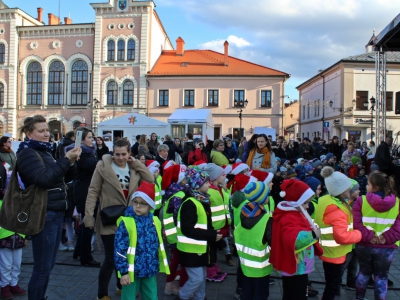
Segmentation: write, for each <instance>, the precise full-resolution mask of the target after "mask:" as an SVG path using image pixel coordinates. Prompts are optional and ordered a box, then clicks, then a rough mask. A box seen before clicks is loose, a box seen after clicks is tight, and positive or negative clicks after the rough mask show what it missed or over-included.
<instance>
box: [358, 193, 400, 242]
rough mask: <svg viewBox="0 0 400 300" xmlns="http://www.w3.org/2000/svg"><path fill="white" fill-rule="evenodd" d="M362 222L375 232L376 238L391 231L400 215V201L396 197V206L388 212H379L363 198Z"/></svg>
mask: <svg viewBox="0 0 400 300" xmlns="http://www.w3.org/2000/svg"><path fill="white" fill-rule="evenodd" d="M361 213H362V222H363V224H364V226H365V227H367V228H368V229H369V230H373V231H374V232H375V236H380V235H381V234H382V233H384V232H385V231H387V230H389V229H390V228H391V227H392V226H393V224H394V222H396V219H397V216H398V215H399V199H398V198H397V197H396V204H395V205H394V206H393V207H392V208H391V209H390V210H388V211H385V212H377V211H376V210H374V209H373V208H372V206H371V205H370V204H369V203H368V201H367V198H366V197H365V196H362V209H361Z"/></svg>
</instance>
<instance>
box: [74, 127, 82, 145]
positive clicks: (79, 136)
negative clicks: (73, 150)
mask: <svg viewBox="0 0 400 300" xmlns="http://www.w3.org/2000/svg"><path fill="white" fill-rule="evenodd" d="M82 134H83V131H80V130H79V131H77V132H76V136H75V147H80V146H81V143H82Z"/></svg>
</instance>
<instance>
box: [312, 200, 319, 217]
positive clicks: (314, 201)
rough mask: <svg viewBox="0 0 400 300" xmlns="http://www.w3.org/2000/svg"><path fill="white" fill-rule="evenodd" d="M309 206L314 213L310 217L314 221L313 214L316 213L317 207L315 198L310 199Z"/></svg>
mask: <svg viewBox="0 0 400 300" xmlns="http://www.w3.org/2000/svg"><path fill="white" fill-rule="evenodd" d="M310 205H312V206H314V212H313V213H312V215H311V216H310V217H311V219H313V220H314V219H315V213H316V212H317V206H318V201H317V199H315V198H312V200H311V203H310Z"/></svg>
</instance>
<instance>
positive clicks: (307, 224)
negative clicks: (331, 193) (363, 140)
mask: <svg viewBox="0 0 400 300" xmlns="http://www.w3.org/2000/svg"><path fill="white" fill-rule="evenodd" d="M281 190H282V192H281V197H282V198H284V199H285V200H284V201H281V202H280V203H279V204H278V206H277V208H276V210H275V211H274V213H273V220H274V221H273V226H272V244H271V245H272V249H271V256H270V262H271V263H272V264H273V265H274V268H275V270H277V271H280V272H281V273H282V285H283V299H287V300H306V299H307V289H308V274H310V273H311V272H312V271H313V270H314V257H315V255H316V256H320V255H322V253H323V250H322V248H321V247H320V245H319V243H318V238H319V236H320V235H321V231H320V230H319V228H317V227H316V226H315V225H314V222H313V221H312V219H311V217H310V215H309V214H308V213H307V208H308V205H309V203H310V202H311V200H312V198H313V197H314V194H315V192H314V191H313V190H312V189H310V188H309V187H308V185H307V184H305V183H304V182H302V181H298V180H294V179H290V180H284V181H283V183H282V184H281Z"/></svg>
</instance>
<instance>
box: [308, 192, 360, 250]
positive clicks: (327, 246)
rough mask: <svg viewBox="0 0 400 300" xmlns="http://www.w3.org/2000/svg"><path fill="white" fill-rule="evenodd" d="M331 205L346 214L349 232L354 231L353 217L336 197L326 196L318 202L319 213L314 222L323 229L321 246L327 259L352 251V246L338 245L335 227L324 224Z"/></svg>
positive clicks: (317, 212)
mask: <svg viewBox="0 0 400 300" xmlns="http://www.w3.org/2000/svg"><path fill="white" fill-rule="evenodd" d="M329 205H335V206H337V207H338V208H339V209H340V210H342V211H343V212H345V213H346V215H347V224H348V228H347V231H352V230H353V215H352V213H351V211H349V209H348V208H347V206H346V205H345V204H344V203H343V202H342V201H340V200H339V199H337V198H335V197H332V196H331V195H325V196H323V197H321V198H319V200H318V205H317V211H316V213H315V219H314V221H315V223H316V224H318V226H319V227H320V229H321V237H320V240H321V242H320V244H321V246H322V248H323V249H324V256H325V257H327V258H337V257H342V256H343V255H346V254H347V253H349V252H350V251H351V250H352V244H350V245H341V244H338V243H336V241H335V239H334V237H333V227H332V226H331V225H329V224H325V223H324V221H323V217H324V215H325V210H326V208H327V207H328V206H329Z"/></svg>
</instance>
